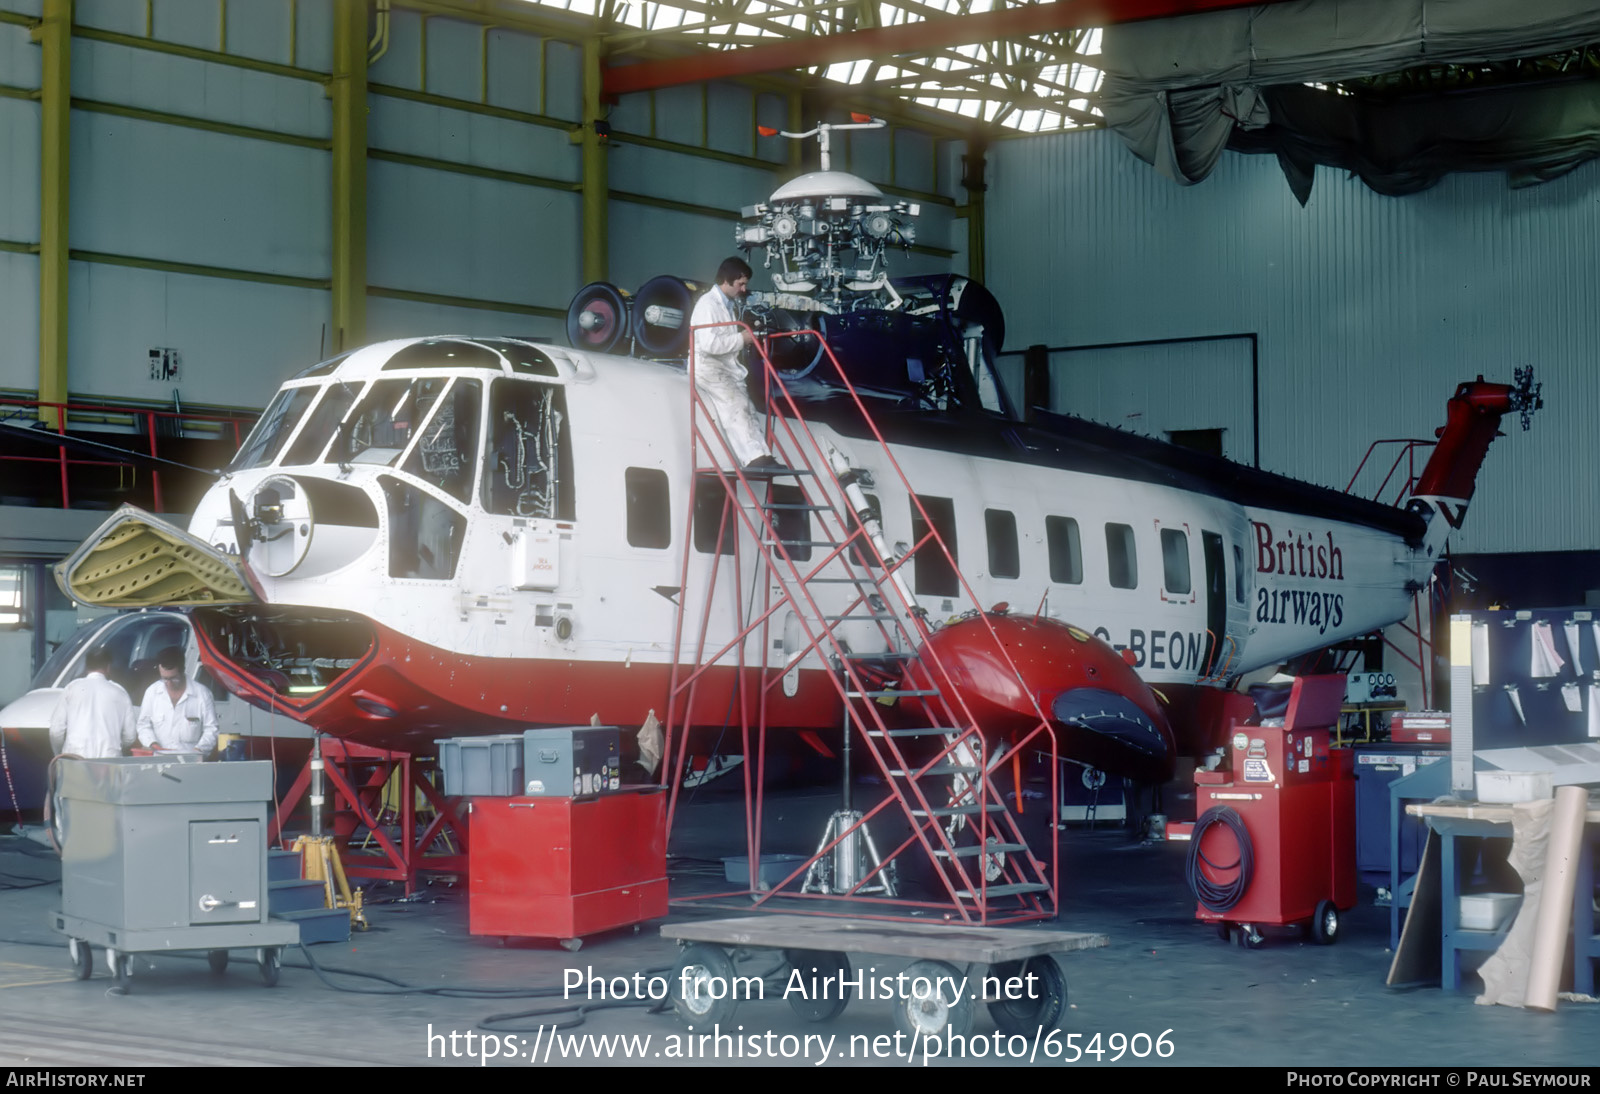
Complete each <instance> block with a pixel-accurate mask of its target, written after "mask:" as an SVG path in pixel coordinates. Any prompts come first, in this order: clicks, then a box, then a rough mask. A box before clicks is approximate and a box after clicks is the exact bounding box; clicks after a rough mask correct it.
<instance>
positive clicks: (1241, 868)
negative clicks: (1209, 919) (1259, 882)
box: [1184, 805, 1255, 912]
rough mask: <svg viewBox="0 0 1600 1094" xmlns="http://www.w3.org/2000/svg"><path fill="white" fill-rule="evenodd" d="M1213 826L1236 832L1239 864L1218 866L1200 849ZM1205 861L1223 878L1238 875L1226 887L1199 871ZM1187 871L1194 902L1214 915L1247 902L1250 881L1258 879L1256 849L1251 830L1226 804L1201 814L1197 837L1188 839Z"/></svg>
mask: <svg viewBox="0 0 1600 1094" xmlns="http://www.w3.org/2000/svg"><path fill="white" fill-rule="evenodd" d="M1214 824H1223V825H1226V826H1227V827H1228V829H1229V830H1230V831H1231V832H1232V833H1233V838H1234V841H1235V843H1237V845H1238V847H1239V858H1238V861H1236V862H1231V863H1228V864H1226V865H1219V864H1217V863H1215V862H1212V861H1211V860H1210V859H1209V858H1206V857H1205V853H1204V852H1203V851H1201V850H1200V842H1201V839H1202V838H1203V837H1204V836H1205V834H1206V831H1207V830H1208V829H1209V828H1210V827H1211V826H1212V825H1214ZM1202 862H1204V863H1205V865H1206V866H1207V867H1209V868H1210V869H1211V871H1212V873H1213V874H1217V875H1222V874H1224V873H1226V872H1227V871H1229V870H1237V871H1238V874H1237V875H1236V876H1235V877H1234V879H1233V880H1232V881H1230V882H1228V883H1226V884H1223V883H1221V882H1215V881H1212V880H1211V879H1210V878H1209V877H1207V876H1206V874H1205V871H1204V870H1202V869H1201V868H1200V864H1201V863H1202ZM1184 872H1185V876H1186V877H1187V879H1188V881H1189V890H1190V891H1191V892H1192V893H1194V895H1195V899H1196V900H1198V901H1199V902H1200V903H1201V904H1202V905H1203V906H1204V907H1206V908H1207V909H1209V910H1211V911H1213V912H1225V911H1227V910H1228V909H1229V908H1232V907H1233V906H1234V905H1235V904H1237V903H1239V901H1240V900H1242V899H1244V894H1245V893H1246V892H1248V891H1249V889H1250V882H1251V880H1252V879H1253V878H1254V876H1255V850H1254V848H1253V847H1252V846H1251V843H1250V830H1249V829H1248V828H1246V827H1245V826H1244V819H1243V818H1242V817H1240V816H1239V814H1238V813H1236V812H1235V811H1234V810H1232V809H1229V808H1228V807H1227V806H1225V805H1216V806H1212V807H1211V808H1210V809H1207V810H1206V811H1205V812H1204V813H1202V814H1201V816H1200V819H1199V820H1197V821H1195V822H1194V834H1193V835H1192V836H1191V837H1190V840H1189V854H1188V857H1187V859H1186V861H1185V863H1184Z"/></svg>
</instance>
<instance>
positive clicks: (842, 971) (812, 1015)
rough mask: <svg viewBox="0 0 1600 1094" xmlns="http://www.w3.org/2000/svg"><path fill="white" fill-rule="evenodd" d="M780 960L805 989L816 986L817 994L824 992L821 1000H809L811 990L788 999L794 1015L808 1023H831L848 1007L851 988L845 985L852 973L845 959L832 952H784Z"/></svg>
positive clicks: (848, 962)
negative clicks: (803, 983) (786, 961)
mask: <svg viewBox="0 0 1600 1094" xmlns="http://www.w3.org/2000/svg"><path fill="white" fill-rule="evenodd" d="M783 956H784V957H786V958H787V959H788V961H789V965H790V967H791V968H793V969H795V970H796V971H797V972H799V973H800V978H801V979H802V980H804V981H805V982H806V985H807V987H808V989H809V988H810V987H811V986H812V985H815V986H816V990H817V992H819V993H821V992H824V991H825V997H824V998H822V999H812V998H808V997H809V996H810V995H811V994H813V993H812V992H811V991H810V990H807V991H805V992H800V993H797V994H795V995H791V996H790V997H789V1006H790V1007H791V1008H792V1009H793V1010H794V1012H795V1013H796V1014H798V1015H799V1016H800V1017H801V1018H804V1019H805V1020H806V1021H807V1022H830V1021H832V1020H833V1019H835V1018H837V1017H839V1015H840V1014H842V1013H844V1008H845V1007H847V1006H849V1005H850V987H849V985H848V984H845V983H844V981H845V980H847V979H849V977H850V972H851V967H850V958H849V957H848V956H846V955H845V954H842V953H836V952H834V951H832V950H784V951H783Z"/></svg>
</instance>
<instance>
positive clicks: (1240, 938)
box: [1233, 923, 1266, 950]
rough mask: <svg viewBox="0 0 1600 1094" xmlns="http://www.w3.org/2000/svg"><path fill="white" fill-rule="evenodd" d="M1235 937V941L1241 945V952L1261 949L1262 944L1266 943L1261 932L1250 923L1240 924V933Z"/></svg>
mask: <svg viewBox="0 0 1600 1094" xmlns="http://www.w3.org/2000/svg"><path fill="white" fill-rule="evenodd" d="M1233 937H1234V940H1235V941H1236V942H1238V943H1239V948H1240V949H1241V950H1256V949H1260V948H1261V943H1263V942H1265V941H1266V939H1265V938H1264V937H1263V936H1262V934H1261V932H1260V931H1258V930H1256V929H1255V927H1254V926H1253V925H1252V924H1249V923H1241V924H1239V932H1238V933H1237V934H1235V935H1234V936H1233Z"/></svg>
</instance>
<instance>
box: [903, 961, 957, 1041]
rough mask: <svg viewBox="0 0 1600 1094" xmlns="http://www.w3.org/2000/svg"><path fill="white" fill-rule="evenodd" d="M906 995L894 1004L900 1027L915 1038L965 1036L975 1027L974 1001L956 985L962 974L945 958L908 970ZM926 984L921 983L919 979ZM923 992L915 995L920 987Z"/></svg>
mask: <svg viewBox="0 0 1600 1094" xmlns="http://www.w3.org/2000/svg"><path fill="white" fill-rule="evenodd" d="M903 975H904V976H905V980H904V981H903V983H905V984H907V985H908V988H907V998H905V999H901V1000H899V1001H898V1002H897V1003H896V1004H895V1010H896V1012H897V1015H898V1017H899V1019H900V1028H901V1029H903V1030H905V1031H906V1032H907V1033H909V1034H911V1035H912V1036H913V1037H941V1036H943V1035H944V1033H945V1031H946V1030H949V1031H950V1032H951V1033H952V1034H955V1035H957V1036H965V1035H966V1034H967V1031H969V1030H970V1029H972V1000H971V999H970V998H969V997H967V996H966V995H964V994H960V993H959V992H958V991H957V990H956V989H955V987H954V986H953V985H954V984H956V983H959V982H960V981H961V973H960V972H958V971H957V970H956V969H955V967H954V966H951V965H947V964H945V963H944V962H943V961H918V962H916V963H915V964H913V965H912V966H911V967H910V968H908V969H906V971H905V973H904V974H903ZM918 980H921V981H922V982H923V983H922V984H921V985H918V983H917V981H918ZM919 987H920V989H921V990H922V992H923V994H921V995H918V994H916V993H917V991H918V989H919Z"/></svg>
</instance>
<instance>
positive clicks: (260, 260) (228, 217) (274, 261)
mask: <svg viewBox="0 0 1600 1094" xmlns="http://www.w3.org/2000/svg"><path fill="white" fill-rule="evenodd" d="M328 169H329V160H328V154H327V153H326V152H322V151H319V150H317V149H312V148H297V147H294V146H290V145H281V144H269V143H267V142H265V141H258V140H249V139H246V138H243V137H232V136H227V135H224V134H220V133H208V132H204V131H200V130H193V129H179V128H176V127H173V126H167V125H159V124H156V123H153V122H145V121H137V120H134V119H130V118H117V117H111V116H109V115H104V114H87V113H84V112H82V111H73V115H72V220H71V224H70V227H69V232H70V236H71V243H72V246H73V247H74V248H77V249H80V250H86V251H103V252H108V253H111V254H117V255H128V256H132V257H137V258H156V259H166V260H169V261H176V262H194V263H199V264H202V265H208V266H225V267H229V268H234V269H244V270H250V271H253V272H257V273H275V274H286V275H289V276H294V277H327V276H328V270H329V268H330V264H331V261H332V260H331V257H330V249H329V241H328V224H329V218H330V215H331V214H330V213H329V201H330V195H329V181H328Z"/></svg>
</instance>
